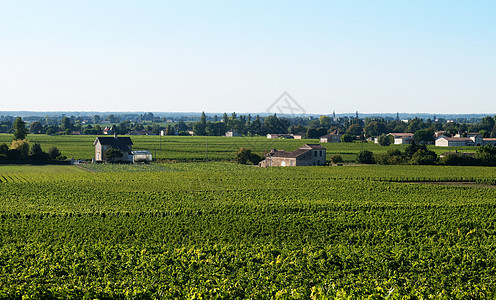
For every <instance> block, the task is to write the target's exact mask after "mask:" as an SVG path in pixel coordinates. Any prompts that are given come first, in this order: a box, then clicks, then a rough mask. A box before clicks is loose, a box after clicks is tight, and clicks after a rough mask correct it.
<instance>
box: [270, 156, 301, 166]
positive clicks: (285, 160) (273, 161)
mask: <svg viewBox="0 0 496 300" xmlns="http://www.w3.org/2000/svg"><path fill="white" fill-rule="evenodd" d="M267 166H268V167H294V166H296V158H292V157H268V158H267Z"/></svg>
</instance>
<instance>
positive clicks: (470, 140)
mask: <svg viewBox="0 0 496 300" xmlns="http://www.w3.org/2000/svg"><path fill="white" fill-rule="evenodd" d="M440 139H445V140H447V141H450V142H463V141H465V142H473V140H472V139H471V138H467V137H440V138H439V139H438V140H440Z"/></svg>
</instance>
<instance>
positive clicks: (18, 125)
mask: <svg viewBox="0 0 496 300" xmlns="http://www.w3.org/2000/svg"><path fill="white" fill-rule="evenodd" d="M26 135H28V131H27V129H26V123H25V122H24V121H23V120H22V118H21V117H18V118H17V119H15V121H14V140H24V139H25V138H26Z"/></svg>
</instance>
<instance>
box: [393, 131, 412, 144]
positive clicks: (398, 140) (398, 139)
mask: <svg viewBox="0 0 496 300" xmlns="http://www.w3.org/2000/svg"><path fill="white" fill-rule="evenodd" d="M389 135H392V136H393V138H394V144H395V145H402V144H411V143H412V141H413V133H390V134H389Z"/></svg>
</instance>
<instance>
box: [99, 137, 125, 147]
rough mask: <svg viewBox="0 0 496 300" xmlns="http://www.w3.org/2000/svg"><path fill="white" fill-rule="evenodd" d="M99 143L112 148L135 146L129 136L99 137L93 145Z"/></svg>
mask: <svg viewBox="0 0 496 300" xmlns="http://www.w3.org/2000/svg"><path fill="white" fill-rule="evenodd" d="M97 143H100V144H101V145H109V146H112V147H119V146H130V145H133V141H131V138H130V137H128V136H120V137H113V136H103V137H102V136H99V137H97V138H96V139H95V142H94V143H93V145H96V144H97Z"/></svg>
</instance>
